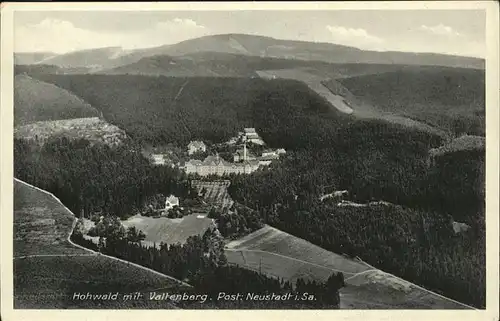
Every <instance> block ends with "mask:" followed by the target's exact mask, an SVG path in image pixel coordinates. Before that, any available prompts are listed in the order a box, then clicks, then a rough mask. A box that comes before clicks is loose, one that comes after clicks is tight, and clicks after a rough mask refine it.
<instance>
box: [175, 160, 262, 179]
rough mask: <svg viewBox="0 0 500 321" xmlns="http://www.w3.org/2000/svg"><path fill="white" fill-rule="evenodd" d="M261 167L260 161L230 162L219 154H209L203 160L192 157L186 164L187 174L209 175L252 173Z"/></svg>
mask: <svg viewBox="0 0 500 321" xmlns="http://www.w3.org/2000/svg"><path fill="white" fill-rule="evenodd" d="M258 168H259V161H257V160H251V161H249V160H247V161H243V162H241V163H230V162H227V161H225V160H224V159H222V158H220V157H219V156H218V155H217V156H208V157H207V158H205V159H204V160H203V161H200V160H195V159H191V160H190V161H189V162H187V163H186V164H185V166H184V170H185V171H186V173H187V174H198V175H200V176H208V175H218V176H222V175H229V174H250V173H252V172H254V171H256V170H257V169H258Z"/></svg>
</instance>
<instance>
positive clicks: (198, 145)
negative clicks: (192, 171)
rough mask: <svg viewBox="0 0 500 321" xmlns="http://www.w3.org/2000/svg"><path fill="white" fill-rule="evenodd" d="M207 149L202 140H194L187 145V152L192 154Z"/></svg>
mask: <svg viewBox="0 0 500 321" xmlns="http://www.w3.org/2000/svg"><path fill="white" fill-rule="evenodd" d="M206 151H207V146H206V145H205V143H204V142H201V141H198V140H195V141H192V142H190V143H189V145H188V154H189V155H193V154H194V153H198V152H201V153H204V152H206Z"/></svg>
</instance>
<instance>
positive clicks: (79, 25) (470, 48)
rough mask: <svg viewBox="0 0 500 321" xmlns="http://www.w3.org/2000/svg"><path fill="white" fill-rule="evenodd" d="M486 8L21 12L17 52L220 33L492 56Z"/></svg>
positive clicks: (137, 44) (141, 44) (128, 45)
mask: <svg viewBox="0 0 500 321" xmlns="http://www.w3.org/2000/svg"><path fill="white" fill-rule="evenodd" d="M485 21H486V15H485V11H482V10H405V11H401V10H371V11H369V10H322V11H296V10H294V11H284V10H282V11H271V10H258V11H114V12H111V11H83V12H82V11H78V12H75V11H66V12H64V11H38V12H29V11H17V12H15V14H14V48H15V51H16V52H47V51H48V52H55V53H66V52H70V51H75V50H82V49H91V48H100V47H115V46H117V47H122V48H124V49H135V48H148V47H155V46H161V45H165V44H173V43H177V42H180V41H183V40H187V39H192V38H197V37H201V36H206V35H213V34H225V33H244V34H255V35H263V36H270V37H274V38H279V39H290V40H305V41H314V42H330V43H336V44H341V45H348V46H353V47H357V48H360V49H365V50H376V51H407V52H434V53H442V54H453V55H461V56H471V57H481V58H484V56H485V55H486V43H485Z"/></svg>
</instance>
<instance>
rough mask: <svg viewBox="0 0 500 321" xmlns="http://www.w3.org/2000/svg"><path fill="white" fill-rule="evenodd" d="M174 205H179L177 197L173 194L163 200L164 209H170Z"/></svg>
mask: <svg viewBox="0 0 500 321" xmlns="http://www.w3.org/2000/svg"><path fill="white" fill-rule="evenodd" d="M175 206H179V198H178V197H175V196H174V195H170V196H169V197H167V200H166V201H165V210H167V211H168V210H170V209H172V208H174V207H175Z"/></svg>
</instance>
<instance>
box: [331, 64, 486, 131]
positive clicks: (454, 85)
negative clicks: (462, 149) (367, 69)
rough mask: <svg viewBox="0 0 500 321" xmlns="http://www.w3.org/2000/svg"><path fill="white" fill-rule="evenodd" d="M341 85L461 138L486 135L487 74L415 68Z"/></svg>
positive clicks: (376, 104)
mask: <svg viewBox="0 0 500 321" xmlns="http://www.w3.org/2000/svg"><path fill="white" fill-rule="evenodd" d="M335 82H339V83H340V84H341V85H342V86H345V88H347V90H348V91H349V92H350V93H352V95H354V96H356V97H357V98H358V99H359V100H361V101H363V102H366V103H368V104H370V105H371V106H373V107H374V108H375V109H377V110H379V111H381V112H388V113H395V114H397V115H401V116H405V117H409V118H411V119H414V120H417V121H421V122H424V123H426V124H428V125H431V126H433V127H436V128H441V129H443V130H447V131H450V132H453V133H455V134H457V135H460V134H464V133H467V134H472V135H480V136H484V135H485V75H484V71H482V70H472V69H461V68H442V67H441V68H435V67H434V68H431V67H412V68H404V69H401V70H398V71H395V72H387V73H380V74H374V75H364V76H359V77H350V78H344V79H337V80H335V81H329V82H326V85H327V86H328V87H329V88H330V89H331V90H335V89H336V88H338V84H337V85H336V84H335Z"/></svg>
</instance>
